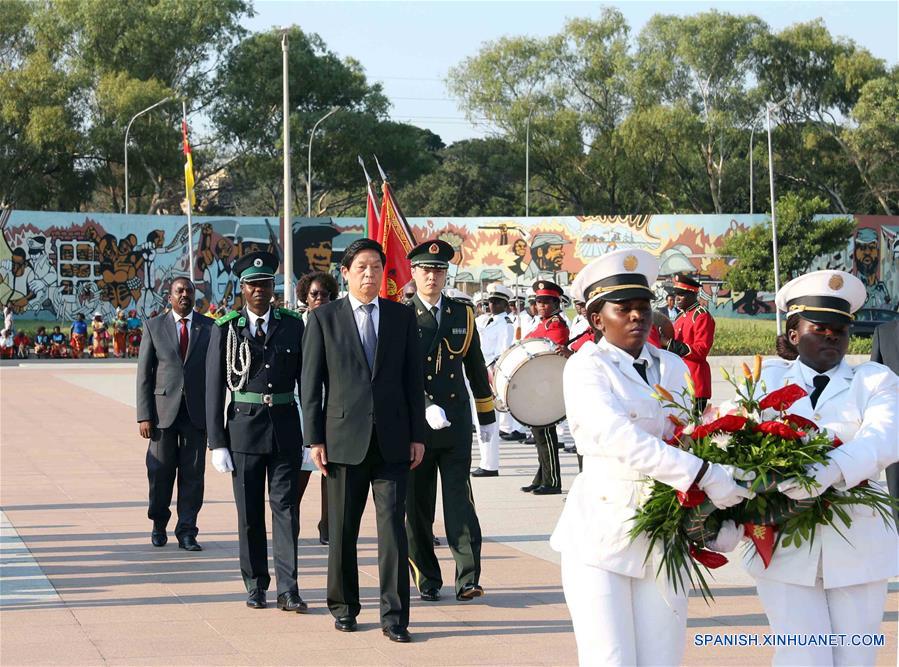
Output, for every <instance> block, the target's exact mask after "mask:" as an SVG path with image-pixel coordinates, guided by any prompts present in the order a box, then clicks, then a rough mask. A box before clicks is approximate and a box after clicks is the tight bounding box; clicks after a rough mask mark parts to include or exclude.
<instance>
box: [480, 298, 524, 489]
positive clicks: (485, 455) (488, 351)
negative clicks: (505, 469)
mask: <svg viewBox="0 0 899 667" xmlns="http://www.w3.org/2000/svg"><path fill="white" fill-rule="evenodd" d="M486 295H487V307H488V309H489V312H487V313H484V314H483V315H479V316H478V317H477V318H476V319H475V325H476V326H477V328H478V336H479V337H480V339H481V352H482V353H483V355H484V363H486V364H487V368H488V369H490V368H491V367H492V365H493V364H494V363H495V362H496V360H497V359H498V358H499V356H500V355H501V354H502V353H503V352H505V351H506V350H508V349H509V348H510V347H512V346H513V345H514V344H515V325H514V323H513V322H512V317H511V316H510V315H509V314H508V310H509V300H510V299H511V298H512V290H510V289H509V288H508V287H506V286H505V285H503V284H502V283H491V284H490V285H488V286H487V291H486ZM497 416H498V417H499V424H500V426H499V427H500V429H502V430H505V431H506V432H508V431H509V426H508V422H509V420H511V419H512V416H511V415H510V414H509V413H508V412H498V415H497ZM504 418H505V421H506V422H507V424H506V426H505V428H504V426H503V421H504ZM512 421H514V420H512ZM516 423H517V422H516ZM523 437H524V436H522V438H523ZM478 445H479V449H480V453H481V459H480V462H479V463H478V467H477V468H475V469H474V470H473V471H472V472H471V476H472V477H496V476H497V475H498V474H499V433H498V432H497V431H494V432H493V434H492V437H491V438H490V441H489V442H483V441H482V440H481V439H480V434H478Z"/></svg>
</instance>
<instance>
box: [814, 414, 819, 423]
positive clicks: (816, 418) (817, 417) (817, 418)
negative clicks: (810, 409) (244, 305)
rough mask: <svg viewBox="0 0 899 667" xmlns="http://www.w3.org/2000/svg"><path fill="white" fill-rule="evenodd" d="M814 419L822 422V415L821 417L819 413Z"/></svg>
mask: <svg viewBox="0 0 899 667" xmlns="http://www.w3.org/2000/svg"><path fill="white" fill-rule="evenodd" d="M814 417H815V421H821V415H819V414H818V413H815V415H814Z"/></svg>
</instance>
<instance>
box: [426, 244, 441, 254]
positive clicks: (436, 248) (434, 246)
mask: <svg viewBox="0 0 899 667" xmlns="http://www.w3.org/2000/svg"><path fill="white" fill-rule="evenodd" d="M428 252H429V253H431V254H432V255H436V254H437V253H438V252H440V246H439V245H437V244H436V243H432V244H431V245H430V247H429V248H428Z"/></svg>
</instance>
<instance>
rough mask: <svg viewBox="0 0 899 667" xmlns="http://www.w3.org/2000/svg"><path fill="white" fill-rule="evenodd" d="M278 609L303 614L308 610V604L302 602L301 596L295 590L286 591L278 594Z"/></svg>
mask: <svg viewBox="0 0 899 667" xmlns="http://www.w3.org/2000/svg"><path fill="white" fill-rule="evenodd" d="M278 609H280V610H281V611H295V612H296V613H298V614H305V613H306V612H307V611H309V605H307V604H306V603H305V602H303V598H301V597H300V594H299V593H298V592H296V591H287V592H286V593H281V595H279V596H278Z"/></svg>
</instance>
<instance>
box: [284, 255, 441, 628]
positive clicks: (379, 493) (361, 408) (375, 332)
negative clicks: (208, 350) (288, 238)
mask: <svg viewBox="0 0 899 667" xmlns="http://www.w3.org/2000/svg"><path fill="white" fill-rule="evenodd" d="M384 261H385V257H384V253H383V251H382V250H381V245H380V244H379V243H377V242H376V241H372V240H370V239H360V240H358V241H354V242H353V243H351V244H350V246H349V247H348V248H347V249H346V251H345V253H344V256H343V259H342V261H341V269H340V270H341V273H342V274H343V277H344V279H345V280H346V281H347V284H348V286H349V295H348V296H347V298H345V299H340V300H338V301H333V302H331V303H328V304H325V305H324V306H321V307H319V308H316V309H315V310H313V311H310V312H309V315H308V320H307V325H306V326H307V328H306V336H305V338H304V339H303V363H304V365H303V384H302V391H301V393H300V396H301V397H302V398H301V402H302V404H303V422H304V424H305V427H306V433H307V436H308V441H309V442H310V443H311V447H312V460H313V461H314V462H315V465H316V466H317V467H318V469H319V470H321V472H322V474H323V475H326V476H327V478H328V517H329V522H328V542H329V547H328V607H329V609H330V610H331V614H332V615H333V616H334V617H335V619H336V620H335V622H334V627H335V628H336V629H338V630H340V631H343V632H352V631H354V630H355V629H356V616H357V615H358V614H359V611H360V608H361V606H360V603H359V569H358V566H357V561H356V541H357V539H358V536H359V524H360V521H361V520H362V512H363V510H364V509H365V503H366V500H367V498H368V490H369V488H371V490H372V495H373V496H374V502H375V513H376V518H377V525H378V573H379V577H380V583H381V627H382V629H383V632H384V634H385V635H386V636H387V637H388V638H389V639H390V640H391V641H396V642H408V641H410V637H409V632H408V630H407V627H408V624H409V570H408V569H407V562H408V554H409V551H408V544H407V542H406V531H405V528H404V520H405V503H406V487H407V482H408V477H409V469H410V468H415V467H416V466H417V465H418V464H419V463H421V460H422V457H423V456H424V444H423V442H424V432H425V423H424V413H425V406H424V387H423V384H422V370H421V362H420V360H419V356H418V329H417V327H416V325H415V315H414V313H413V312H412V310H411V309H409V308H407V307H406V306H404V305H402V304H399V303H395V302H393V301H390V300H387V299H380V298H378V291H379V289H380V287H381V281H382V278H383V275H384ZM323 391H324V395H322V392H323Z"/></svg>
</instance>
